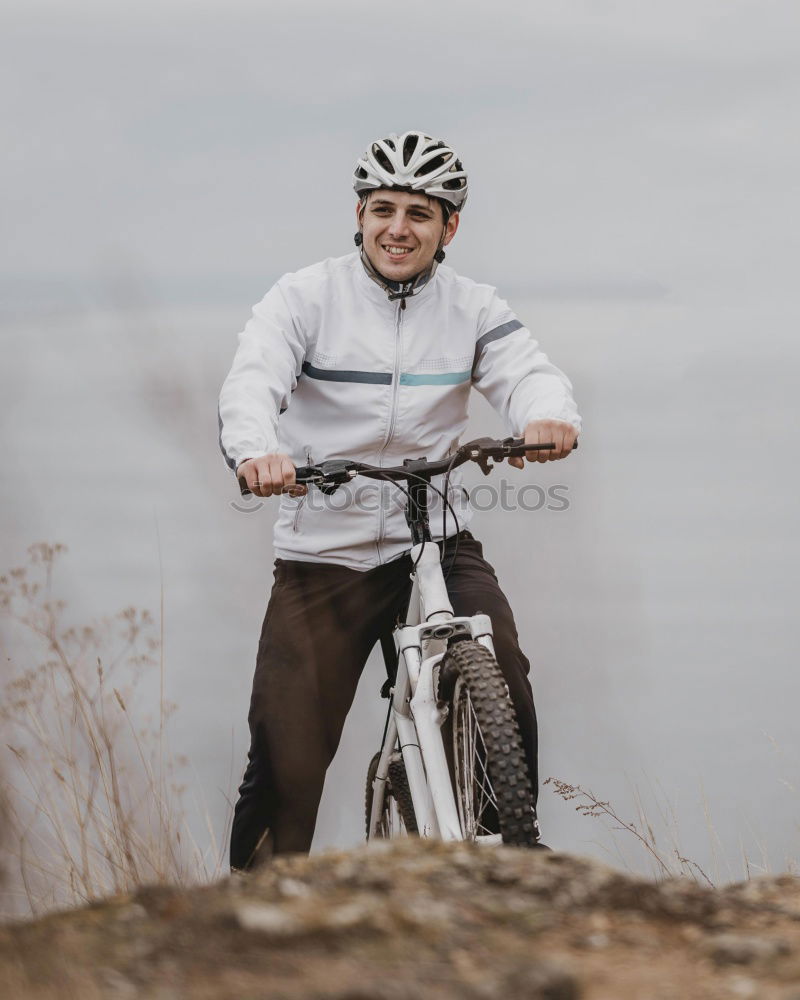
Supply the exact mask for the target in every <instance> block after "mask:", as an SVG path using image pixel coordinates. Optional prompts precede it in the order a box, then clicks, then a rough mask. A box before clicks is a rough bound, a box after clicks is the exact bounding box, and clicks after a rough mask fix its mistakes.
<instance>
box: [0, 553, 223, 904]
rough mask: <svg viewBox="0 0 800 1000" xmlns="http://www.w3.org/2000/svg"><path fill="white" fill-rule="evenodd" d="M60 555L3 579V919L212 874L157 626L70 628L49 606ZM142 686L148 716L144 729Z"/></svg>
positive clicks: (214, 866) (128, 622) (57, 606)
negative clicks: (175, 752) (173, 736)
mask: <svg viewBox="0 0 800 1000" xmlns="http://www.w3.org/2000/svg"><path fill="white" fill-rule="evenodd" d="M64 551H65V550H64V547H63V546H60V545H47V544H37V545H34V546H32V547H31V548H30V550H29V554H30V562H29V565H28V566H26V567H21V568H18V569H14V570H11V572H10V573H8V574H7V575H5V576H2V577H0V612H2V614H3V618H4V622H3V624H4V626H5V627H4V630H3V631H4V641H3V646H4V648H3V659H4V661H5V663H6V666H7V667H8V668H10V674H9V679H8V680H7V682H6V684H5V690H4V692H3V701H2V707H0V725H2V727H3V737H4V739H3V743H4V747H3V750H4V751H5V756H6V760H5V763H4V765H3V769H4V771H5V772H6V778H7V781H8V795H7V801H8V830H7V836H6V844H5V855H6V865H5V867H6V868H7V869H8V875H9V882H10V885H9V887H8V892H7V894H6V905H5V906H4V907H3V909H4V910H6V912H7V913H14V914H20V913H23V912H25V910H27V911H28V912H30V913H33V914H38V913H40V912H42V911H44V910H46V909H51V908H53V907H65V906H73V905H77V904H81V903H85V902H89V901H91V900H95V899H97V898H100V897H104V896H107V895H109V894H111V893H118V892H125V891H129V890H132V889H134V888H135V887H138V886H141V885H143V884H146V883H154V882H169V883H173V884H174V883H177V884H190V883H194V882H197V881H200V880H206V879H207V878H209V877H211V876H213V875H214V874H215V873H216V871H217V870H218V869H219V859H220V852H219V851H218V850H217V849H216V845H215V844H214V843H213V837H212V844H211V848H210V849H208V850H205V851H204V850H200V849H199V848H198V847H197V845H196V843H195V842H194V841H193V839H192V838H191V836H190V835H189V834H188V824H187V820H186V815H185V810H184V806H183V796H184V788H183V787H182V786H181V784H180V783H179V781H178V774H179V771H180V768H181V767H182V766H183V763H184V762H183V761H181V760H180V759H176V758H174V757H173V756H172V754H171V753H170V750H169V746H168V741H167V737H166V728H167V722H168V719H169V716H170V714H171V712H172V710H173V708H172V706H170V705H168V704H167V703H166V702H165V700H164V695H163V687H164V684H163V676H164V664H163V660H162V658H161V655H160V649H161V642H160V635H159V631H158V627H157V625H156V623H155V622H154V621H153V619H152V617H151V616H150V614H149V613H148V612H147V611H138V610H136V609H135V608H126V609H125V610H124V611H121V612H120V613H119V614H118V615H117V616H116V617H115V618H113V619H111V620H107V621H102V622H99V623H95V624H92V625H88V626H82V627H75V626H72V625H68V624H67V623H66V622H65V612H66V608H65V604H64V602H62V601H60V600H57V599H55V597H54V594H53V573H54V568H55V566H56V563H57V561H58V559H59V557H60V556H62V554H63V552H64ZM148 683H150V686H151V687H154V690H155V695H156V697H155V698H151V702H156V703H157V705H158V708H157V710H156V718H155V719H147V720H145V722H144V724H142V721H141V720H140V718H138V713H140V712H141V708H140V703H141V702H142V701H143V700H144V695H145V694H146V689H147V685H148ZM14 883H16V885H15V884H14Z"/></svg>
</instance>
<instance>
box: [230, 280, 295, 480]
mask: <svg viewBox="0 0 800 1000" xmlns="http://www.w3.org/2000/svg"><path fill="white" fill-rule="evenodd" d="M305 350H306V343H305V335H304V333H303V331H302V329H301V327H300V324H299V320H298V319H297V318H295V317H293V316H292V314H291V312H290V310H289V308H288V306H287V304H286V300H285V298H284V296H283V293H282V292H281V289H280V282H279V283H278V284H276V285H274V286H273V287H272V288H271V289H270V291H269V292H267V294H266V295H265V296H264V298H263V299H262V300H261V302H259V303H258V305H256V306H254V307H253V315H252V317H251V318H250V320H249V321H248V323H247V325H246V326H245V328H244V330H243V331H242V332H241V333H240V334H239V346H238V348H237V350H236V354H235V356H234V359H233V366H232V367H231V370H230V372H229V374H228V377H227V378H226V379H225V382H224V383H223V386H222V390H221V392H220V397H219V444H220V448H221V449H222V454H223V456H224V458H225V461H226V463H227V464H228V466H229V467H230V468H231V469H232V470H233V471H234V472H235V471H236V469H237V467H238V466H239V465H241V463H242V462H243V461H244V460H245V459H247V458H256V457H257V456H259V455H265V454H269V453H271V452H276V451H277V450H278V417H279V416H280V414H281V413H282V412H283V411H284V410H285V409H286V407H287V406H288V405H289V400H290V398H291V395H292V392H293V391H294V389H295V386H296V385H297V379H298V377H299V374H300V371H301V368H302V364H303V358H304V357H305Z"/></svg>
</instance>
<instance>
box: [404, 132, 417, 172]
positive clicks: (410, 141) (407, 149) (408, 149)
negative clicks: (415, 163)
mask: <svg viewBox="0 0 800 1000" xmlns="http://www.w3.org/2000/svg"><path fill="white" fill-rule="evenodd" d="M418 142H419V139H418V138H417V136H415V135H414V134H413V133H412V134H411V135H407V136H406V141H405V142H404V143H403V163H404V164H405V165H406V166H408V164H409V161H410V160H411V157H412V156H413V155H414V152H415V150H416V148H417V143H418Z"/></svg>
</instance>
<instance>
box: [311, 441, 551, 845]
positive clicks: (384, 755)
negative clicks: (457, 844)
mask: <svg viewBox="0 0 800 1000" xmlns="http://www.w3.org/2000/svg"><path fill="white" fill-rule="evenodd" d="M552 447H553V445H552V444H545V445H531V444H525V443H524V441H523V440H521V439H515V438H506V439H504V440H494V439H491V438H479V439H477V440H475V441H470V442H468V443H467V444H464V445H462V446H461V447H460V448H458V449H457V450H456V451H455V452H454V454H452V455H450V456H449V457H447V458H445V459H442V460H441V461H436V462H428V461H427V459H425V458H420V459H406V460H405V461H404V462H403V464H402V465H400V466H394V467H387V468H380V467H378V466H371V465H366V464H364V463H361V462H354V461H347V460H339V459H337V460H329V461H325V462H322V463H320V464H319V465H308V466H303V467H300V468H298V469H297V470H296V480H297V483H299V484H303V485H306V486H315V487H317V488H319V489H321V490H322V491H323V492H325V493H332V492H334V491H335V490H336V489H338V488H339V486H341V485H343V484H344V483H347V482H349V481H350V480H351V479H354V478H355V477H356V476H365V477H368V478H373V479H383V480H388V481H390V482H393V483H394V484H395V485H396V486H397V487H398V488H399V489H401V490H402V491H403V492H404V493H405V495H406V521H407V523H408V525H409V529H410V532H411V541H412V548H411V550H410V555H411V560H412V566H413V569H412V574H411V575H412V581H413V583H412V589H411V597H410V601H409V607H408V612H407V614H406V620H405V622H403V623H398V625H397V627H396V628H395V630H394V633H393V636H392V639H391V640H389V639H388V638H387V639H386V640H385V641H382V646H383V651H384V658H385V661H386V667H387V681H386V683H385V684H384V686H383V689H382V691H381V694H382V695H383V696H384V697H387V698H389V709H388V713H387V718H386V724H385V726H384V733H383V740H382V743H381V749H380V750H379V751H378V753H376V754H375V756H374V757H373V758H372V760H371V762H370V765H369V769H368V774H367V789H366V828H367V840H368V841H369V840H373V839H376V838H385V837H393V836H399V835H407V834H418V835H420V836H423V837H439V838H441V839H443V840H473V841H477V842H479V843H491V844H497V843H505V844H515V845H519V846H534V845H535V844H536V843H537V841H538V823H537V821H536V808H535V803H534V800H533V792H532V788H531V781H530V777H529V775H528V770H527V765H526V761H525V754H524V751H523V747H522V741H521V738H520V734H519V730H518V726H517V719H516V715H515V712H514V707H513V705H512V703H511V699H510V697H509V694H508V688H507V686H506V684H505V681H504V679H503V676H502V674H501V672H500V668H499V667H498V665H497V661H496V659H495V655H494V645H493V642H492V625H491V621H490V620H489V618H488V616H487V615H483V614H476V615H472V616H471V617H457V616H456V615H454V613H453V608H452V605H451V603H450V600H449V598H448V594H447V586H446V580H445V577H444V575H443V573H442V570H441V564H440V553H439V547H438V545H437V544H436V543H435V542H433V541H432V538H431V532H430V524H429V511H428V489H429V487H431V488H432V489H434V490H436V491H437V492H438V493H439V494H440V496H441V497H442V500H443V503H444V505H445V506H444V507H443V516H445V514H446V510H447V507H449V501H448V500H447V489H448V485H449V475H450V473H451V472H452V471H453V469H455V468H457V467H458V466H460V465H463V464H465V463H466V462H468V461H474V462H477V463H478V464H479V465H480V467H481V468H482V470H483V472H484V473H485V474H486V475H488V474H489V472H490V471H491V469H492V468H493V465H492V464H490V461H491V462H497V461H501V460H502V459H504V458H509V457H512V456H518V455H524V454H525V453H526V452H530V451H536V450H542V449H551V448H552ZM441 475H444V477H445V480H444V491H440V490H437V488H436V487H435V486H432V483H431V480H432V479H433V478H434V477H435V476H441ZM404 482H405V483H406V484H407V488H406V487H405V486H403V485H401V484H402V483H404ZM450 509H451V511H452V508H450ZM453 516H454V517H455V514H454V512H453ZM457 542H458V536H456V552H455V553H454V558H455V556H456V554H457Z"/></svg>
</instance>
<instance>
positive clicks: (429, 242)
mask: <svg viewBox="0 0 800 1000" xmlns="http://www.w3.org/2000/svg"><path fill="white" fill-rule="evenodd" d="M356 219H357V222H358V225H359V228H360V229H361V231H362V232H363V234H364V249H365V250H366V253H367V256H368V257H369V259H370V260H371V261H372V264H373V266H374V267H375V269H376V270H377V271H379V272H380V273H381V274H382V275H383V276H384V278H389V279H390V280H391V281H400V282H402V281H408V280H409V279H411V278H413V277H414V276H415V275H417V274H420V273H421V272H422V271H427V270H428V268H429V267H430V266H431V264H432V263H433V255H434V254H435V253H436V251H437V250H438V249H439V243H440V242H442V244H443V245H444V246H447V244H448V243H449V242H450V240H452V238H453V237H454V236H455V234H456V229H458V213H457V212H456V213H455V214H453V215H451V216H450V218H449V220H448V221H447V223H446V224H445V222H444V211H443V209H442V206H441V205H440V204H439V203H438V202H437V201H436V199H435V198H429V197H428V196H427V195H424V194H412V193H410V192H408V191H390V190H388V189H384V188H379V189H378V190H377V191H371V192H370V193H369V195H368V196H367V201H366V204H365V205H362V204H361V203H359V205H358V206H357V208H356ZM442 236H444V239H443V240H442Z"/></svg>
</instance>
